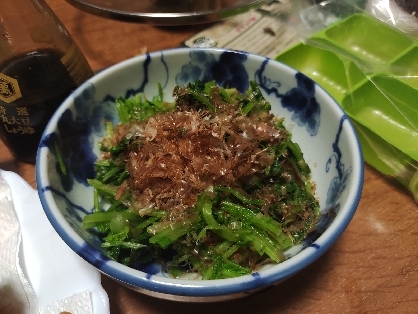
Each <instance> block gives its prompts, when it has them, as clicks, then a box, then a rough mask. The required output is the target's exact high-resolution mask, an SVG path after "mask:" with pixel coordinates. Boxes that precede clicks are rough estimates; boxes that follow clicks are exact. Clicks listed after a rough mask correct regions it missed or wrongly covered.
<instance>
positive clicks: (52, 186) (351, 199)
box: [36, 48, 363, 301]
mask: <svg viewBox="0 0 418 314" xmlns="http://www.w3.org/2000/svg"><path fill="white" fill-rule="evenodd" d="M196 79H200V80H202V81H208V80H213V79H214V80H216V82H217V83H218V84H220V85H223V86H229V87H235V88H237V89H238V90H240V91H244V90H246V89H247V87H248V84H249V83H248V82H249V80H255V81H256V82H258V84H259V86H260V88H261V91H262V92H263V94H264V95H265V97H266V99H267V100H268V101H269V102H270V103H271V105H272V111H273V112H274V113H275V114H277V115H280V116H283V117H285V121H286V123H285V125H286V127H287V128H288V129H289V130H290V131H291V132H292V134H293V139H294V140H295V141H296V142H297V143H299V145H300V146H301V149H302V151H303V153H304V156H305V159H306V161H307V162H308V164H309V165H310V167H311V170H312V179H313V181H315V182H316V196H317V197H318V199H319V202H320V205H321V218H320V220H319V223H318V226H317V228H316V230H314V231H313V232H312V233H310V234H309V235H308V237H307V238H306V239H305V241H304V242H303V245H299V246H297V247H294V248H292V249H290V250H289V251H288V252H286V255H287V256H288V259H287V260H286V261H284V262H282V263H281V264H274V265H268V266H266V267H265V268H264V269H263V270H260V271H258V272H256V273H253V274H251V275H246V276H242V277H238V278H233V279H220V280H191V279H173V278H170V277H169V276H167V275H166V274H164V273H161V272H159V271H158V268H157V267H156V266H157V265H154V266H155V267H149V271H148V270H147V271H146V272H143V271H139V270H135V269H132V268H129V267H127V266H124V265H122V264H119V263H117V262H115V261H113V260H110V259H109V258H108V257H106V255H104V253H103V250H102V249H101V246H100V244H101V240H100V238H99V237H98V236H97V234H96V233H94V232H91V231H87V230H85V229H83V225H82V219H83V217H84V216H85V215H86V214H88V213H90V212H91V211H92V209H93V189H92V188H91V187H89V186H88V184H87V182H86V179H87V178H90V177H93V176H94V174H95V169H94V164H93V163H94V161H95V160H96V158H98V157H99V156H100V152H99V149H98V142H99V141H100V139H101V138H102V136H103V135H104V127H103V120H104V119H107V120H110V121H112V122H113V123H118V117H117V113H116V110H115V105H114V100H115V99H116V98H118V97H121V96H123V97H129V96H131V95H134V94H136V93H144V94H145V95H146V96H147V97H148V98H151V97H152V96H155V95H157V94H158V91H157V88H158V83H160V84H162V87H163V91H164V92H165V97H166V99H167V100H168V98H169V97H171V92H172V90H173V88H174V86H175V85H176V84H185V83H187V82H188V81H194V80H196ZM55 145H58V146H59V147H60V149H61V152H62V157H63V159H64V160H65V163H66V165H67V172H68V173H67V174H66V175H63V174H61V173H60V171H59V170H58V169H59V166H58V159H57V156H56V153H55V152H56V150H55ZM36 178H37V186H38V192H39V196H40V199H41V203H42V205H43V208H44V210H45V213H46V215H47V217H48V218H49V220H50V222H51V224H52V226H53V227H54V228H55V230H56V231H57V233H58V234H59V235H60V236H61V237H62V239H63V240H64V241H65V242H66V243H67V244H68V245H69V246H70V247H71V248H72V249H73V250H74V252H76V253H77V254H79V255H80V256H81V257H83V258H84V259H85V260H86V261H88V262H89V263H91V264H92V265H94V266H95V267H96V268H98V269H99V270H100V271H101V272H102V273H104V274H106V275H108V276H110V277H112V278H114V279H115V280H117V281H119V282H120V283H122V284H124V285H126V286H128V287H130V288H132V289H134V290H137V291H140V292H143V293H146V294H149V295H153V296H156V297H160V298H165V299H171V300H180V301H219V300H226V299H232V298H238V297H243V296H246V295H248V294H250V293H253V292H256V291H259V290H261V289H264V288H266V287H268V286H271V285H274V284H277V283H279V282H281V281H283V280H284V279H286V278H288V277H289V276H291V275H293V274H295V273H296V272H298V271H300V270H301V269H303V268H304V267H306V266H308V265H309V264H311V263H312V262H313V261H315V260H316V259H318V258H319V257H320V256H321V255H322V254H323V253H324V252H325V251H327V250H328V249H329V248H330V246H331V245H332V244H333V243H334V242H335V241H336V240H337V239H338V237H339V236H340V235H341V234H342V232H343V231H344V229H345V228H346V227H347V225H348V224H349V222H350V220H351V218H352V217H353V215H354V212H355V211H356V208H357V205H358V202H359V199H360V196H361V191H362V187H363V159H362V153H361V149H360V146H359V142H358V140H357V137H356V134H355V131H354V129H353V126H352V125H351V123H350V121H349V120H348V118H347V116H346V115H345V113H344V112H343V110H342V109H341V108H340V107H339V105H338V104H337V103H336V102H335V101H334V100H333V99H332V98H331V97H330V96H329V95H328V94H327V93H326V92H325V91H324V90H323V89H322V88H321V87H320V86H318V85H317V84H316V83H315V82H313V81H312V80H311V79H309V78H308V77H306V76H305V75H303V74H301V73H299V72H297V71H295V70H294V69H292V68H290V67H288V66H286V65H284V64H281V63H279V62H277V61H273V60H270V59H268V58H265V57H261V56H257V55H253V54H249V53H245V52H239V51H231V50H223V49H188V48H184V49H174V50H168V51H160V52H154V53H150V54H146V55H142V56H138V57H135V58H132V59H129V60H126V61H124V62H122V63H119V64H117V65H114V66H112V67H110V68H108V69H106V70H104V71H102V72H100V73H99V74H97V75H96V76H94V77H93V78H92V79H90V80H89V81H87V82H86V83H85V84H83V85H82V86H80V87H79V88H78V89H77V90H76V91H75V92H74V93H73V94H72V95H71V96H70V97H68V98H67V99H66V100H65V102H64V103H63V104H62V105H61V106H60V108H59V109H58V110H57V111H56V113H55V115H54V116H53V117H52V119H51V121H50V123H49V124H48V126H47V128H46V130H45V133H44V135H43V137H42V141H41V144H40V148H39V151H38V156H37V163H36Z"/></svg>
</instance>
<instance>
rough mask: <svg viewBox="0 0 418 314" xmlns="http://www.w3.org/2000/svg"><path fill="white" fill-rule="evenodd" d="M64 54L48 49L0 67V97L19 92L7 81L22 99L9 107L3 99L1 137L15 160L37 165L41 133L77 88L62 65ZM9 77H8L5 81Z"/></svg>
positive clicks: (13, 102)
mask: <svg viewBox="0 0 418 314" xmlns="http://www.w3.org/2000/svg"><path fill="white" fill-rule="evenodd" d="M62 55H63V54H62V53H59V52H58V51H56V50H52V49H45V50H39V51H35V52H31V53H27V54H24V55H18V56H16V57H14V58H13V59H9V60H7V61H6V62H4V63H2V64H0V73H1V74H3V75H2V76H0V96H2V95H1V94H3V96H4V95H7V94H9V95H10V93H11V92H16V88H14V87H13V86H12V85H11V83H10V82H7V81H8V78H7V77H10V78H14V79H15V80H16V81H17V83H18V88H19V89H20V93H21V95H22V96H21V97H20V98H18V99H16V100H14V101H12V102H10V103H7V102H5V101H3V100H4V98H3V99H2V97H0V137H1V140H2V141H3V142H4V143H5V145H6V146H7V147H8V148H9V149H10V150H11V151H12V153H13V154H14V155H15V157H16V158H18V159H20V160H22V161H26V162H30V163H34V162H35V160H36V153H37V149H38V144H39V142H40V139H41V136H42V133H43V131H44V129H45V127H46V125H47V123H48V121H49V119H50V118H51V116H52V115H53V113H54V112H55V110H56V109H57V108H58V106H59V105H60V104H61V103H62V102H63V101H64V100H65V98H66V97H67V96H68V95H69V94H70V93H71V92H72V91H73V90H74V89H75V88H76V84H75V83H74V81H73V79H72V78H71V76H70V75H69V74H68V72H67V70H66V68H65V66H64V65H63V63H62V62H61V57H62ZM4 75H6V76H7V77H5V76H4Z"/></svg>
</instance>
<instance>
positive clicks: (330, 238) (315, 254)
mask: <svg viewBox="0 0 418 314" xmlns="http://www.w3.org/2000/svg"><path fill="white" fill-rule="evenodd" d="M190 50H192V49H191V48H174V49H167V50H161V51H155V52H151V53H147V54H144V55H139V56H135V57H132V58H130V59H127V60H124V61H121V62H119V63H116V64H114V65H112V66H110V67H109V68H107V69H104V70H102V71H101V72H99V73H97V74H96V75H94V76H93V77H92V78H90V79H89V80H88V81H87V82H86V83H93V84H94V83H96V82H98V81H100V80H102V79H104V78H105V77H106V75H108V74H109V73H112V72H113V71H115V70H118V69H122V68H125V67H128V66H130V65H131V64H136V63H140V62H142V61H143V60H145V58H148V57H149V58H155V57H160V56H161V55H162V54H164V57H165V58H166V57H167V56H169V55H177V54H184V53H187V54H188V53H189V52H190ZM193 50H204V51H209V52H210V51H213V52H218V53H220V52H224V51H230V52H234V53H239V54H245V55H247V56H250V57H251V58H255V59H256V60H258V59H260V58H261V59H260V61H261V60H266V59H268V60H269V61H268V62H272V63H273V64H277V66H278V68H280V70H284V71H290V72H292V73H297V72H298V71H297V70H295V69H294V68H292V67H290V66H288V65H286V64H284V63H282V62H280V61H277V60H274V59H270V58H267V57H265V56H260V55H257V54H254V53H248V52H244V51H237V50H231V49H224V48H193ZM86 83H84V84H86ZM84 84H83V85H81V86H79V87H78V88H77V89H76V90H75V91H74V92H73V93H72V94H71V95H70V96H69V97H67V99H66V100H65V101H64V102H63V103H62V104H61V106H60V107H59V108H58V109H57V111H56V112H55V114H54V115H53V117H52V118H51V120H50V122H49V123H48V125H47V127H46V129H45V131H44V134H43V136H42V139H43V138H44V136H46V135H47V134H48V133H51V131H53V130H54V128H53V125H54V124H56V122H57V119H58V117H60V116H61V114H62V113H63V111H64V110H65V109H66V108H68V107H69V106H71V104H72V103H73V102H74V99H73V96H72V95H74V93H77V92H80V91H81V90H83V88H84V87H83V86H85V85H84ZM315 85H316V90H315V92H316V93H319V94H321V97H323V98H328V99H329V102H327V106H329V107H330V108H331V109H332V110H334V111H335V112H336V114H337V113H338V115H339V116H345V115H346V114H345V112H344V110H343V109H342V108H341V106H340V105H339V104H338V103H337V102H336V101H335V100H334V99H333V98H332V96H331V95H330V94H329V93H328V92H327V91H326V90H324V89H323V88H322V87H321V86H320V85H318V84H317V83H315ZM345 123H347V125H346V127H345V128H344V131H345V132H346V133H347V134H348V137H349V141H350V143H352V145H353V148H354V149H353V150H352V151H351V152H350V153H351V154H352V155H353V172H352V173H353V175H352V179H351V180H350V183H349V185H350V188H349V194H348V195H347V202H346V203H345V204H344V205H342V206H341V208H340V210H339V213H338V215H337V216H336V217H335V219H334V221H333V222H332V223H331V224H330V226H329V227H328V228H327V230H325V231H324V233H323V234H322V235H321V236H320V237H319V238H318V239H317V240H315V241H314V243H313V244H312V245H310V246H308V247H306V248H305V249H304V250H302V251H301V252H299V253H298V254H296V255H295V256H292V257H291V258H289V259H288V260H286V261H283V262H282V263H280V264H277V265H274V266H272V267H270V268H267V269H263V270H261V271H259V272H255V273H252V274H249V275H245V276H241V277H236V278H230V279H217V280H188V279H174V278H167V277H160V276H156V275H149V274H147V273H144V272H142V271H139V270H136V269H133V268H130V267H128V266H125V265H122V264H120V263H117V262H115V261H112V260H110V261H107V262H106V263H104V264H101V265H99V264H98V261H97V259H96V257H95V256H97V254H96V255H95V254H94V251H95V249H94V248H93V247H92V246H90V245H89V244H87V243H86V242H85V241H84V240H83V239H82V238H81V237H80V236H79V235H78V234H77V233H76V232H75V231H74V230H73V229H72V227H71V226H70V224H69V223H68V222H67V221H66V220H65V218H64V216H63V215H62V214H61V212H60V210H59V209H58V207H57V205H56V204H55V202H54V201H53V196H52V194H53V193H52V191H51V190H47V189H45V187H48V186H49V185H50V182H49V179H48V175H47V174H48V173H47V158H46V154H47V152H46V149H42V148H41V147H40V148H39V149H38V153H37V160H36V182H37V190H38V194H39V197H40V201H41V204H42V207H43V209H44V212H45V214H46V216H47V218H48V219H49V221H50V223H51V225H52V226H53V227H54V229H55V231H56V232H57V233H58V234H59V236H60V237H61V238H62V239H63V241H64V242H65V243H66V244H67V245H68V246H70V248H71V249H72V250H73V251H74V252H76V253H77V254H78V255H80V256H81V257H82V258H83V259H84V260H86V261H87V262H88V263H90V264H92V265H93V266H95V267H96V268H97V269H99V271H101V272H102V273H104V274H106V275H108V276H110V277H112V278H114V279H116V280H118V281H120V282H122V283H123V284H125V285H127V286H130V287H131V288H133V289H138V288H139V289H143V290H149V291H151V292H156V293H162V294H168V295H178V296H188V297H213V296H222V295H232V294H239V293H248V292H250V291H254V290H259V289H261V288H265V287H267V286H269V285H272V284H274V283H277V282H279V281H281V280H284V279H285V278H287V277H289V276H291V275H293V274H295V273H296V272H298V271H300V270H302V269H303V268H305V267H307V266H308V265H310V264H311V263H313V262H314V261H315V260H317V259H318V258H319V257H320V256H321V255H322V254H324V253H325V252H326V251H327V250H328V249H329V248H330V247H331V245H332V244H333V243H334V242H335V241H336V240H337V239H338V238H339V237H340V236H341V234H342V233H343V231H344V230H345V229H346V228H347V226H348V224H349V222H350V221H351V219H352V217H353V216H354V213H355V211H356V209H357V206H358V203H359V201H360V198H361V194H362V189H363V183H364V160H363V157H362V149H361V146H360V142H359V139H358V137H357V133H356V131H355V129H354V126H353V124H352V123H351V122H350V120H349V119H346V121H345Z"/></svg>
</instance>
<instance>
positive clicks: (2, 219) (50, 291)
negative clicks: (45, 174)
mask: <svg viewBox="0 0 418 314" xmlns="http://www.w3.org/2000/svg"><path fill="white" fill-rule="evenodd" d="M9 187H10V188H9ZM21 240H22V241H21ZM25 275H26V277H25ZM61 312H69V313H72V314H102V313H103V314H106V313H109V300H108V297H107V294H106V292H105V291H104V289H103V287H102V286H101V283H100V273H99V272H98V271H97V270H96V269H95V268H94V267H93V266H91V265H89V264H88V263H87V262H85V261H84V260H83V259H82V258H81V257H79V256H78V255H77V254H75V253H74V252H73V251H72V250H71V249H70V248H69V247H68V246H67V245H66V244H65V243H64V242H63V241H62V239H61V238H60V237H59V236H58V234H57V233H56V232H55V230H53V228H52V226H51V224H50V223H49V221H48V219H47V217H46V216H45V214H44V212H43V209H42V206H41V204H40V201H39V197H38V194H37V192H36V191H35V190H34V189H32V188H31V187H30V186H29V185H28V184H27V183H26V182H25V181H24V180H23V179H22V178H21V177H19V176H18V175H17V174H15V173H12V172H5V171H1V170H0V313H16V314H26V313H28V314H38V313H40V314H59V313H61Z"/></svg>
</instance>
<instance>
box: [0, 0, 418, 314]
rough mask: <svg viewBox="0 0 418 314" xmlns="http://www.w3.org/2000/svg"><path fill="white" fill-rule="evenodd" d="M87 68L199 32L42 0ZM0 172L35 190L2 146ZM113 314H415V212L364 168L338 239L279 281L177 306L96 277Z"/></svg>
mask: <svg viewBox="0 0 418 314" xmlns="http://www.w3.org/2000/svg"><path fill="white" fill-rule="evenodd" d="M46 2H47V3H48V4H49V5H50V6H51V8H52V9H53V10H54V11H55V13H56V14H57V15H58V17H59V18H60V19H61V21H62V22H63V23H64V24H65V26H66V27H67V29H68V31H69V32H70V34H72V36H73V37H74V39H75V40H76V42H77V43H78V45H79V46H80V48H81V50H82V51H83V52H84V54H85V55H86V57H87V59H88V61H89V63H90V65H91V66H92V68H93V70H100V69H103V68H105V67H107V66H110V65H112V64H114V63H117V62H119V61H121V60H124V59H126V58H129V57H132V56H135V55H137V54H141V53H142V52H143V51H144V49H147V50H148V51H155V50H160V49H166V48H172V47H177V46H179V45H180V44H181V42H182V41H184V40H185V39H187V38H188V37H190V36H191V35H193V34H195V33H196V32H198V31H199V30H201V29H202V28H204V27H205V26H186V27H154V26H151V25H142V24H138V23H127V22H120V21H114V20H108V19H105V18H100V17H97V16H94V15H90V14H87V13H84V12H82V11H80V10H78V9H75V8H74V7H72V6H71V5H69V4H68V3H67V2H65V1H64V0H46ZM0 168H1V169H4V170H10V171H14V172H17V173H18V174H19V175H21V176H22V177H23V178H24V179H26V180H27V181H28V182H29V184H30V185H32V186H33V187H35V186H36V183H35V171H34V165H31V164H25V163H21V162H18V161H16V160H15V159H14V158H13V157H12V155H11V154H10V153H9V152H8V150H7V148H6V147H5V146H4V145H3V144H2V143H0ZM102 283H103V286H104V288H105V289H106V291H107V293H108V295H109V299H110V309H111V313H112V314H118V313H123V314H130V313H141V314H147V313H183V314H186V313H193V314H196V313H210V312H214V313H217V314H221V313H282V314H283V313H296V312H300V313H345V312H349V313H389V312H390V313H418V206H417V204H416V203H415V202H414V201H413V199H412V197H411V196H410V195H409V194H408V192H407V191H406V190H405V189H404V188H403V187H402V186H400V185H399V184H398V183H397V182H396V181H394V180H393V179H388V178H386V177H384V176H382V175H381V174H379V173H377V172H376V171H374V170H373V169H372V168H371V167H369V166H366V172H365V184H364V190H363V195H362V198H361V201H360V205H359V207H358V209H357V212H356V214H355V216H354V218H353V220H352V222H351V223H350V225H349V226H348V228H347V229H346V231H345V232H344V234H343V235H342V236H341V238H340V239H339V240H338V241H337V242H336V243H335V244H334V245H333V247H332V248H331V249H330V250H329V251H328V252H327V253H326V254H325V255H323V256H322V257H321V258H320V259H319V260H317V261H316V262H314V263H313V264H312V265H310V266H309V267H307V268H306V269H304V270H303V271H301V272H300V273H298V274H297V275H295V276H294V277H292V278H290V279H288V280H287V281H285V282H284V283H282V284H280V285H277V286H275V287H273V288H270V289H269V290H267V291H264V292H262V293H258V294H256V295H253V296H251V297H248V298H246V299H240V300H235V301H228V302H222V303H211V304H190V303H176V302H172V301H165V300H160V299H155V298H152V297H149V296H146V295H142V294H140V293H137V292H134V291H132V290H129V289H127V288H125V287H123V286H122V285H120V284H118V283H116V282H114V281H113V280H111V279H109V278H107V277H106V276H103V277H102Z"/></svg>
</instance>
